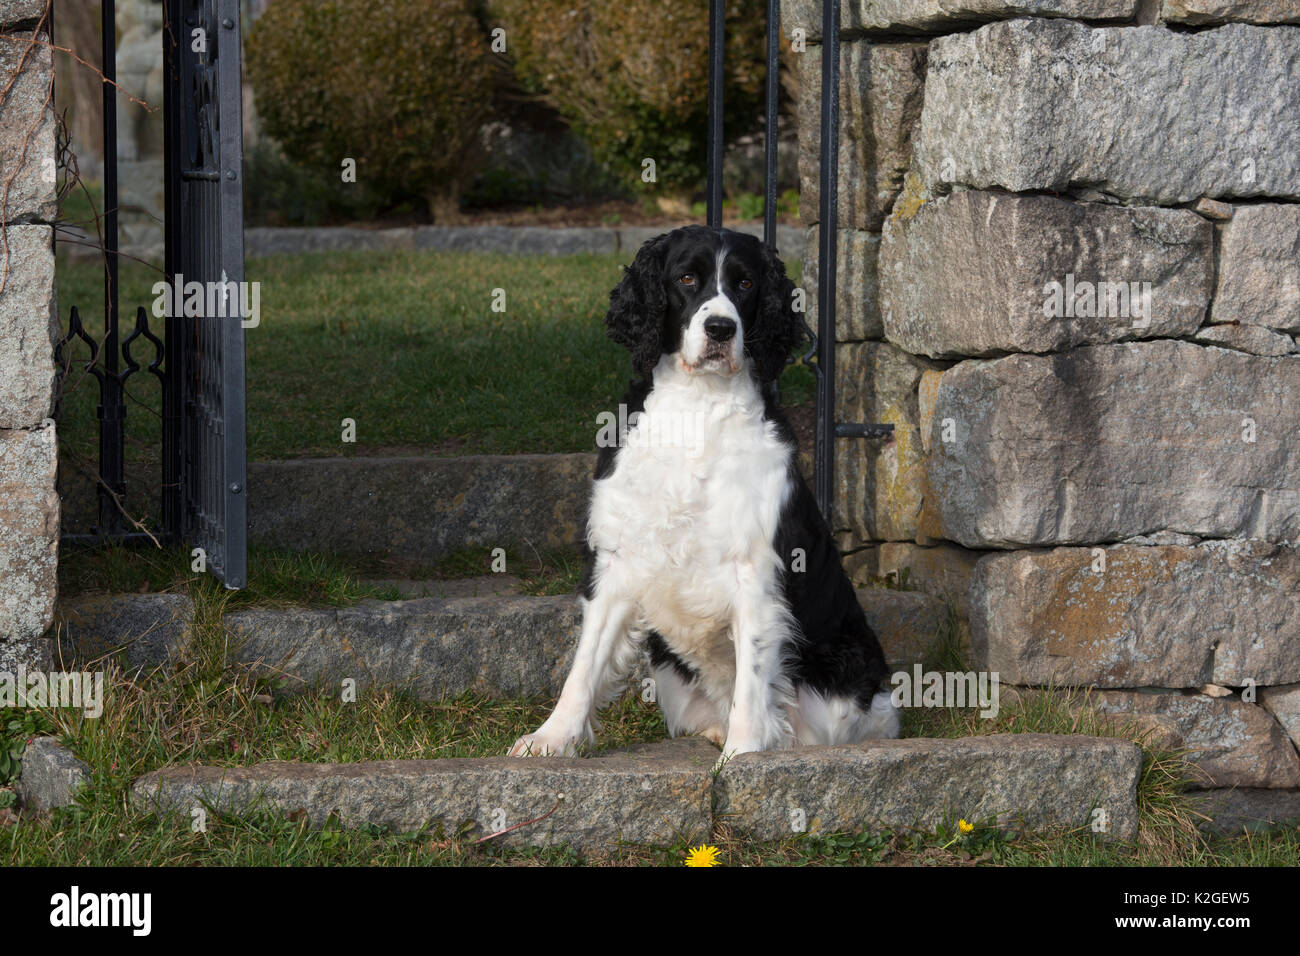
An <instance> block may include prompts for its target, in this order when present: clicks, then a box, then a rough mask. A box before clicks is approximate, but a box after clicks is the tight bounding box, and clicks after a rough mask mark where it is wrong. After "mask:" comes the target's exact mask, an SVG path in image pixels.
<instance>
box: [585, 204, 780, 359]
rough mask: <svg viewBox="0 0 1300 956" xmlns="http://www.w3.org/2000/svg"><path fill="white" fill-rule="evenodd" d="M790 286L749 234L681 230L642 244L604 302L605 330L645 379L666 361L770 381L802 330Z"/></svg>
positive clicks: (771, 256) (696, 228)
mask: <svg viewBox="0 0 1300 956" xmlns="http://www.w3.org/2000/svg"><path fill="white" fill-rule="evenodd" d="M793 292H794V283H793V282H791V281H790V280H789V279H788V278H787V277H786V274H785V266H784V265H783V264H782V262H781V260H780V259H778V258H777V256H776V253H774V252H773V251H772V249H771V248H770V247H768V246H766V245H764V244H763V243H762V242H760V241H759V240H758V239H756V238H755V237H754V236H750V235H746V234H745V233H740V232H732V231H731V230H729V229H723V230H721V231H718V230H714V229H709V228H707V227H705V226H685V227H683V228H681V229H675V230H673V231H672V232H669V233H665V234H664V235H662V236H657V237H655V238H654V239H651V240H650V241H648V242H647V243H646V244H645V245H643V246H642V247H641V249H640V251H639V252H637V254H636V258H635V259H634V260H633V262H632V264H631V265H630V266H628V267H627V268H626V270H625V274H624V276H623V281H622V282H620V283H619V284H618V286H617V287H616V288H615V289H614V291H613V292H611V293H610V295H609V314H608V315H606V316H605V327H606V329H607V330H608V331H609V336H610V338H612V339H613V340H614V341H615V342H618V343H619V344H621V345H625V346H627V348H628V349H629V350H630V351H631V352H632V362H633V364H634V365H635V366H636V369H637V371H638V372H640V373H641V374H642V375H646V376H648V375H650V373H651V372H652V371H653V370H654V367H655V366H656V365H657V364H658V363H659V359H660V357H661V356H664V355H671V356H673V357H674V358H675V359H676V361H677V362H678V363H679V364H680V366H681V368H682V369H683V370H684V371H686V372H688V373H690V374H699V375H705V374H709V375H724V376H731V375H736V374H738V373H740V372H741V371H743V370H746V369H747V370H748V371H749V374H751V375H753V376H754V378H755V379H756V380H757V381H758V382H759V383H760V384H766V383H768V382H772V381H775V380H776V378H777V377H778V376H779V375H780V374H781V370H782V369H783V368H784V367H785V363H786V359H787V357H788V356H789V355H790V352H791V350H792V349H793V348H794V347H795V346H796V345H798V344H799V341H800V340H801V339H802V338H803V335H804V332H803V327H802V324H801V323H800V322H799V319H798V317H797V316H796V315H795V314H794V309H793V306H792V299H793Z"/></svg>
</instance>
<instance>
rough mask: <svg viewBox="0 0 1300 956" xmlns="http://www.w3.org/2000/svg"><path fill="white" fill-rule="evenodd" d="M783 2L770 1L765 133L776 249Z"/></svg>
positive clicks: (767, 204) (770, 228)
mask: <svg viewBox="0 0 1300 956" xmlns="http://www.w3.org/2000/svg"><path fill="white" fill-rule="evenodd" d="M780 53H781V0H767V102H766V104H765V105H766V107H767V119H766V124H765V128H764V130H763V241H764V242H766V243H767V244H768V245H769V246H771V247H772V248H773V249H775V248H776V189H777V168H776V147H777V133H778V130H777V123H778V122H779V120H778V118H777V106H779V105H780V100H781V66H780V62H779V59H780Z"/></svg>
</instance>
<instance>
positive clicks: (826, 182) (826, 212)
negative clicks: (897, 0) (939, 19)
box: [813, 0, 840, 524]
mask: <svg viewBox="0 0 1300 956" xmlns="http://www.w3.org/2000/svg"><path fill="white" fill-rule="evenodd" d="M839 112H840V0H824V3H823V4H822V115H821V134H822V137H821V148H822V155H821V184H820V185H821V196H820V199H821V203H820V205H821V208H820V215H819V216H818V222H819V225H818V228H817V256H818V258H817V265H818V275H817V373H818V374H817V434H816V441H815V444H814V458H815V460H816V464H815V468H816V470H815V473H814V476H813V477H814V483H815V486H816V487H815V491H816V496H817V507H818V508H819V509H820V510H821V513H822V517H824V518H825V519H826V521H827V523H828V524H829V523H830V522H831V502H832V500H833V496H834V493H835V265H836V262H835V256H836V250H837V246H836V238H837V235H838V232H839V222H838V202H837V200H838V195H837V193H838V186H839V178H838V176H839V146H840V143H839V139H840V137H839V132H840V122H839Z"/></svg>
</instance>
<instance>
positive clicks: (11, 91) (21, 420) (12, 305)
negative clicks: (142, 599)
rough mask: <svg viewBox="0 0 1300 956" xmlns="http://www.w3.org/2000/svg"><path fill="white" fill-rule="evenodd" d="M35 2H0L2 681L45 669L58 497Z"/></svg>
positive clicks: (49, 137)
mask: <svg viewBox="0 0 1300 956" xmlns="http://www.w3.org/2000/svg"><path fill="white" fill-rule="evenodd" d="M46 13H47V12H46V4H45V0H0V204H2V206H0V671H6V672H10V673H12V672H15V671H16V670H17V669H18V668H19V667H44V666H47V664H48V657H49V644H48V640H47V639H46V637H45V632H46V629H47V628H48V627H49V625H50V622H51V620H52V618H53V614H54V598H55V587H56V575H55V571H56V562H57V549H58V537H59V499H58V495H57V494H56V493H55V490H54V476H55V464H56V460H57V459H56V453H57V446H56V443H55V436H54V422H53V421H52V420H51V419H50V412H51V406H52V401H53V390H54V350H53V342H54V335H55V329H56V324H55V323H56V315H55V312H54V248H53V243H54V234H53V226H52V223H53V221H54V219H55V216H56V211H57V201H56V195H55V178H56V177H55V172H56V170H55V142H54V140H55V121H54V110H53V63H52V60H51V51H50V49H49V46H48V39H49V34H48V28H49V21H48V20H47V19H46Z"/></svg>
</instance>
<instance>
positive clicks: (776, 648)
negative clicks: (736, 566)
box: [722, 575, 794, 761]
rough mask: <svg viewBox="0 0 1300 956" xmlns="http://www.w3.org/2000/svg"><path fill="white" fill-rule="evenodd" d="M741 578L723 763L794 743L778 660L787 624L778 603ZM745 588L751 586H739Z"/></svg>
mask: <svg viewBox="0 0 1300 956" xmlns="http://www.w3.org/2000/svg"><path fill="white" fill-rule="evenodd" d="M747 577H750V576H749V575H742V577H741V581H742V591H741V595H740V598H739V600H738V601H737V602H736V609H735V613H734V615H733V623H732V632H731V633H732V643H733V645H734V647H735V651H736V683H735V687H734V689H733V690H732V696H731V712H730V716H729V719H728V721H727V740H726V743H724V744H723V745H722V760H724V761H725V760H727V759H729V758H731V757H734V756H735V755H736V754H741V753H749V752H750V751H754V750H776V749H780V748H782V747H787V746H789V745H790V743H791V741H792V740H793V738H794V733H793V730H792V729H791V727H790V720H789V717H788V715H787V710H786V704H787V702H788V701H789V699H790V698H791V696H792V691H791V686H790V679H789V677H788V676H786V674H785V670H784V667H783V666H782V665H783V661H782V656H783V652H784V650H785V646H786V643H787V642H788V640H789V637H790V628H791V622H790V618H789V614H788V612H787V611H786V610H785V609H784V608H783V607H782V606H781V604H780V602H779V600H777V599H776V598H774V597H773V596H772V595H771V594H769V593H765V589H763V588H761V587H759V586H758V585H757V582H755V581H753V580H752V579H751V580H750V581H748V582H747V581H746V578H747ZM746 583H748V584H749V585H750V586H748V587H743V585H745V584H746Z"/></svg>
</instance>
